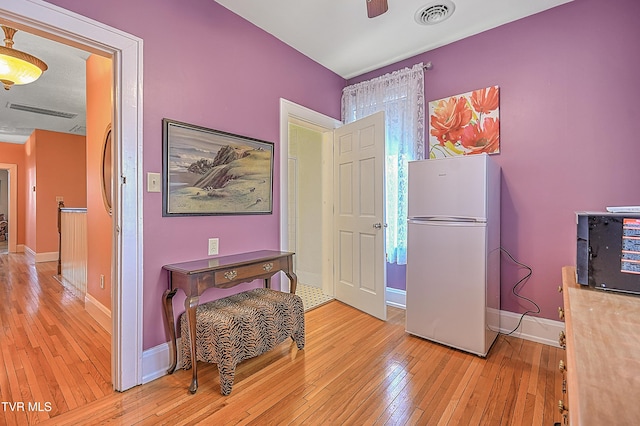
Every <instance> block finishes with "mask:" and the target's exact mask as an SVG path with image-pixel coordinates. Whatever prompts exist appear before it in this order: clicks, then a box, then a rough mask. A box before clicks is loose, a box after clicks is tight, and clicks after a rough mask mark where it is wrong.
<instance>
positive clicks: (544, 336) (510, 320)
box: [500, 311, 564, 348]
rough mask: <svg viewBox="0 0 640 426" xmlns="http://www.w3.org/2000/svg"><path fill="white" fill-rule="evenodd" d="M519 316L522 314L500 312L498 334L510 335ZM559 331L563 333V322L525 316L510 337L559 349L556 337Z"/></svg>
mask: <svg viewBox="0 0 640 426" xmlns="http://www.w3.org/2000/svg"><path fill="white" fill-rule="evenodd" d="M521 316H522V314H516V313H514V312H509V311H500V332H501V333H505V334H506V333H510V332H511V330H513V329H514V328H516V326H517V325H518V321H520V317H521ZM561 331H564V322H562V321H554V320H550V319H546V318H538V317H532V316H529V315H526V316H525V317H524V318H523V319H522V324H521V325H520V327H519V328H518V329H517V330H516V331H514V332H513V333H512V334H511V335H512V336H514V337H519V338H521V339H525V340H531V341H533V342H538V343H542V344H545V345H549V346H555V347H557V348H559V347H560V345H559V344H558V337H559V334H560V332H561Z"/></svg>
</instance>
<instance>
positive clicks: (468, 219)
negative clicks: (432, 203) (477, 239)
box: [409, 216, 486, 223]
mask: <svg viewBox="0 0 640 426" xmlns="http://www.w3.org/2000/svg"><path fill="white" fill-rule="evenodd" d="M409 221H411V222H483V223H484V222H486V219H483V218H478V217H463V216H414V217H410V218H409Z"/></svg>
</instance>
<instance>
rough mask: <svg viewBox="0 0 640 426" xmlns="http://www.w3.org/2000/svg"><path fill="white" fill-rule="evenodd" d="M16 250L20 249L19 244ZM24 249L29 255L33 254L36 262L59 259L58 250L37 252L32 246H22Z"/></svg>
mask: <svg viewBox="0 0 640 426" xmlns="http://www.w3.org/2000/svg"><path fill="white" fill-rule="evenodd" d="M16 250H18V251H20V249H19V246H18V247H16ZM22 251H24V252H25V253H27V254H28V255H29V256H32V257H33V260H34V261H35V262H36V263H40V262H55V261H57V260H58V252H57V251H51V252H45V253H36V252H35V251H33V250H32V249H31V248H30V247H26V246H22Z"/></svg>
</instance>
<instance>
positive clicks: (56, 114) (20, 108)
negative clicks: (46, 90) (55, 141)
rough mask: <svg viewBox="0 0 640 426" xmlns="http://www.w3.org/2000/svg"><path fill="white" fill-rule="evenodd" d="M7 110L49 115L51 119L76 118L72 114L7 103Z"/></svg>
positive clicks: (75, 115) (75, 114)
mask: <svg viewBox="0 0 640 426" xmlns="http://www.w3.org/2000/svg"><path fill="white" fill-rule="evenodd" d="M7 108H9V109H15V110H16V111H24V112H33V113H35V114H42V115H50V116H52V117H60V118H76V117H77V116H78V114H77V113H73V112H64V111H56V110H53V109H46V108H38V107H35V106H31V105H24V104H14V103H8V104H7Z"/></svg>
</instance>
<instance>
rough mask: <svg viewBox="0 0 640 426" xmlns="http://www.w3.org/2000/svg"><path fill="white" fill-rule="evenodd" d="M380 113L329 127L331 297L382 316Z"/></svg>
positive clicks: (383, 232) (382, 165) (381, 122)
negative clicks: (331, 153)
mask: <svg viewBox="0 0 640 426" xmlns="http://www.w3.org/2000/svg"><path fill="white" fill-rule="evenodd" d="M384 145H385V138H384V112H378V113H376V114H373V115H370V116H368V117H365V118H363V119H361V120H358V121H355V122H353V123H350V124H347V125H345V126H343V127H340V128H339V129H336V130H335V136H334V169H333V170H334V261H335V264H334V282H335V290H336V293H335V296H336V299H338V300H340V301H341V302H344V303H347V304H349V305H351V306H353V307H355V308H357V309H359V310H361V311H363V312H366V313H368V314H370V315H372V316H374V317H376V318H380V319H382V320H386V319H387V309H386V305H385V287H386V261H385V247H384V244H385V235H384V234H385V217H384V155H385V149H384Z"/></svg>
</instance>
